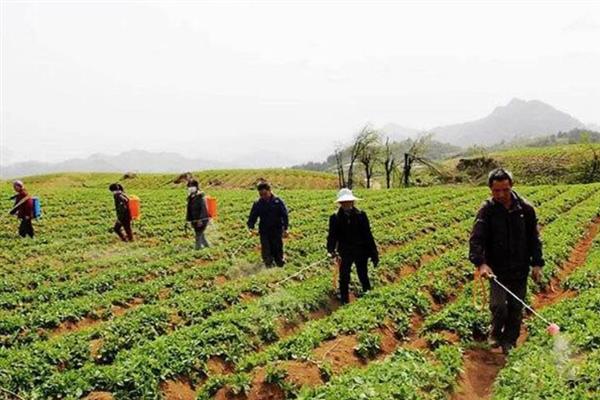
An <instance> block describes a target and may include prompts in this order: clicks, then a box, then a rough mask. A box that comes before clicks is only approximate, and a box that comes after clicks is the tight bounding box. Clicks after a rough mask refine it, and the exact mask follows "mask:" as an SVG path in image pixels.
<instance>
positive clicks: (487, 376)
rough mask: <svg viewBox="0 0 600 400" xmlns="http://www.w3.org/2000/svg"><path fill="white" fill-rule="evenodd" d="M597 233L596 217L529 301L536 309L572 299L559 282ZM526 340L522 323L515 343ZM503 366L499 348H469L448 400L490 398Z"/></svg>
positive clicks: (581, 258) (582, 259)
mask: <svg viewBox="0 0 600 400" xmlns="http://www.w3.org/2000/svg"><path fill="white" fill-rule="evenodd" d="M599 231H600V217H597V218H596V219H594V220H593V221H592V223H591V224H590V226H589V228H588V230H587V232H586V233H585V235H584V236H583V238H581V240H579V242H578V243H577V244H576V245H575V247H574V248H573V250H572V251H571V254H570V255H569V258H568V259H567V261H566V262H565V263H564V264H563V265H562V267H561V269H560V271H559V272H558V274H557V275H556V276H555V277H554V278H552V280H551V284H550V285H549V286H550V287H549V288H548V290H546V291H544V292H543V293H542V292H541V293H538V294H536V296H535V297H534V299H533V306H534V307H535V308H537V309H540V308H544V307H547V306H550V305H552V304H555V303H556V302H558V301H560V300H562V299H564V298H569V297H572V296H575V295H576V293H574V292H571V291H568V290H564V289H563V288H561V285H560V284H561V282H563V281H564V280H565V279H566V278H567V277H568V276H569V275H570V274H571V273H573V272H574V271H575V270H576V269H577V268H579V267H580V266H581V265H583V264H584V263H585V260H586V258H587V255H588V253H589V251H590V248H591V247H592V242H593V240H594V238H595V237H596V236H597V235H598V232H599ZM526 338H527V330H526V328H525V324H523V326H522V327H521V336H520V337H519V344H521V343H523V342H524V341H525V340H526ZM505 364H506V357H505V356H504V355H503V354H502V352H501V350H500V349H493V350H489V349H483V348H482V349H470V350H467V351H466V352H465V355H464V368H463V373H462V374H461V378H460V381H459V386H458V388H457V390H456V391H455V392H454V393H453V394H452V396H451V399H452V400H463V399H464V400H483V399H490V398H491V395H492V389H493V384H494V381H495V380H496V377H497V375H498V373H499V372H500V370H501V369H502V368H503V367H504V365H505Z"/></svg>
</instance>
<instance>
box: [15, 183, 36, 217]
mask: <svg viewBox="0 0 600 400" xmlns="http://www.w3.org/2000/svg"><path fill="white" fill-rule="evenodd" d="M25 198H27V199H26V200H23V199H25ZM11 199H12V200H14V201H15V205H14V207H13V209H12V210H11V211H10V213H11V215H15V214H16V215H17V217H19V219H26V218H33V199H32V198H31V197H29V194H28V193H27V191H26V190H25V189H23V190H21V191H20V192H19V193H17V194H15V195H14V196H12V197H11ZM21 202H22V203H21ZM19 203H21V204H20V205H19V206H17V205H18V204H19Z"/></svg>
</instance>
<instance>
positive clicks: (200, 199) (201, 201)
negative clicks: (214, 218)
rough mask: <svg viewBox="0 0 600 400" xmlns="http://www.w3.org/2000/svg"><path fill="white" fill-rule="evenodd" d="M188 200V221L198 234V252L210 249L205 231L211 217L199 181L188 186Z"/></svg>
mask: <svg viewBox="0 0 600 400" xmlns="http://www.w3.org/2000/svg"><path fill="white" fill-rule="evenodd" d="M187 189H188V198H187V217H186V220H187V221H188V222H189V223H190V224H191V225H192V228H194V232H195V234H196V246H195V248H196V250H199V249H202V248H204V247H208V241H207V240H206V237H205V236H204V231H206V227H207V226H208V222H209V217H208V209H207V207H206V199H205V198H204V192H201V191H200V184H199V183H198V181H197V180H195V179H191V180H189V181H188V184H187Z"/></svg>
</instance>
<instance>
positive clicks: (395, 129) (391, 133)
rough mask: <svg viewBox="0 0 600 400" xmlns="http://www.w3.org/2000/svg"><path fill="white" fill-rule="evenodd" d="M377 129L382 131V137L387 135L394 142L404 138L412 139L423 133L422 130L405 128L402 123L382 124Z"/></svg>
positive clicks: (401, 140)
mask: <svg viewBox="0 0 600 400" xmlns="http://www.w3.org/2000/svg"><path fill="white" fill-rule="evenodd" d="M379 131H380V132H381V133H382V135H383V137H384V138H385V137H389V138H390V141H394V142H403V141H405V140H406V139H414V138H416V137H417V136H419V135H420V134H421V133H423V131H422V130H419V129H413V128H407V127H405V126H402V125H398V124H394V123H389V124H387V125H384V126H383V127H382V128H381V129H379Z"/></svg>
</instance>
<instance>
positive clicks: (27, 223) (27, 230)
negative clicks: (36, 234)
mask: <svg viewBox="0 0 600 400" xmlns="http://www.w3.org/2000/svg"><path fill="white" fill-rule="evenodd" d="M19 235H20V236H21V237H25V236H29V237H31V238H32V237H33V224H32V223H31V219H22V220H21V224H20V225H19Z"/></svg>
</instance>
